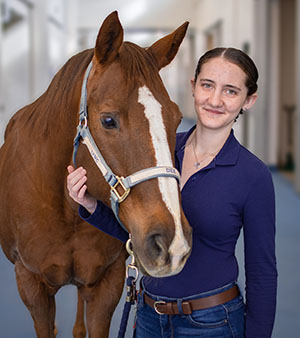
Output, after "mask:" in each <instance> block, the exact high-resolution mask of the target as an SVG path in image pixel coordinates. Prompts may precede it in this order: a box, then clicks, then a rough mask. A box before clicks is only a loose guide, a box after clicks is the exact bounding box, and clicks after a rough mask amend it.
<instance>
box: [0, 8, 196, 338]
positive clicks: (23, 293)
mask: <svg viewBox="0 0 300 338" xmlns="http://www.w3.org/2000/svg"><path fill="white" fill-rule="evenodd" d="M187 26H188V23H187V22H186V23H184V24H183V25H181V26H180V27H178V28H177V29H176V30H174V31H173V32H172V33H170V34H169V35H166V36H165V37H163V38H161V39H159V40H158V41H156V42H155V43H154V44H152V45H151V46H150V47H148V48H142V47H140V46H137V45H136V44H133V43H131V42H124V41H123V27H122V25H121V23H120V21H119V18H118V13H117V12H113V13H111V14H110V15H108V16H107V17H106V19H105V20H104V21H103V23H102V26H101V27H100V30H99V32H98V36H97V39H96V44H95V47H94V48H92V49H88V50H85V51H82V52H80V53H78V54H77V55H75V56H73V57H71V58H70V59H69V60H68V61H67V62H66V63H65V65H63V66H62V68H61V69H60V70H59V71H58V73H57V74H56V75H55V76H54V78H53V79H52V81H51V83H50V85H49V87H48V88H47V90H46V91H45V92H44V93H43V94H42V95H41V96H40V97H39V98H37V99H36V100H35V101H34V102H32V103H31V104H29V105H27V106H25V107H23V108H21V109H20V110H19V111H18V112H17V113H16V114H15V115H14V116H13V117H12V118H11V119H10V121H9V123H8V125H7V128H6V131H5V142H4V144H3V146H2V147H1V149H0V180H1V186H0V201H1V202H0V244H1V246H2V249H3V252H4V254H5V255H6V257H7V258H8V259H9V260H10V261H11V262H12V263H13V264H14V265H15V273H16V281H17V286H18V291H19V294H20V297H21V299H22V301H23V302H24V304H25V306H26V307H27V308H28V310H29V311H30V314H31V316H32V319H33V322H34V327H35V331H36V335H37V337H38V338H53V337H55V336H56V333H57V331H56V327H55V294H56V293H57V291H58V290H59V289H60V288H61V287H63V286H64V285H67V284H73V285H75V286H76V287H77V289H78V312H77V317H76V322H75V325H74V328H73V337H75V338H81V337H85V336H86V331H87V332H88V335H89V337H91V338H95V337H101V338H103V337H108V334H109V327H110V322H111V317H112V315H113V312H114V309H115V307H116V306H117V304H118V302H119V299H120V297H121V294H122V290H123V284H124V278H125V261H126V258H127V253H126V250H125V247H124V244H123V243H122V242H121V241H119V240H117V239H115V238H113V237H111V236H108V235H106V234H105V233H104V232H102V231H99V230H98V229H96V228H95V227H93V226H91V225H89V224H88V223H86V222H84V221H83V220H82V219H81V218H80V217H79V216H78V205H77V204H76V203H75V202H74V201H73V200H72V199H71V198H70V196H69V195H68V191H67V188H66V178H67V170H66V168H67V166H68V165H69V164H71V163H73V162H72V158H75V160H76V164H77V165H78V166H84V168H86V169H87V175H88V183H87V184H88V191H89V192H90V194H91V195H93V196H95V197H96V198H97V199H98V200H100V201H102V202H103V203H104V204H106V205H108V206H109V205H110V203H111V201H110V200H111V194H112V193H113V194H114V196H117V209H118V213H117V214H116V216H117V218H118V219H119V220H120V223H122V225H123V226H124V227H125V228H126V230H127V231H128V232H129V233H130V236H131V247H132V250H133V251H134V253H135V255H136V257H137V260H138V262H139V266H140V268H141V269H143V271H144V273H146V274H149V275H152V276H155V277H164V276H171V275H173V274H176V273H178V272H180V271H181V269H182V268H183V266H184V264H185V262H186V260H187V258H188V256H189V254H190V250H191V245H192V243H191V228H190V226H189V224H188V222H187V220H186V218H185V216H184V214H183V211H182V208H181V206H180V191H179V188H178V183H177V179H176V178H177V177H178V173H176V170H175V169H174V168H173V163H174V150H175V140H176V138H175V136H176V129H177V127H178V124H179V122H180V119H181V113H180V111H179V108H178V106H177V105H176V104H175V103H174V102H172V101H171V99H170V97H169V95H168V93H167V90H166V89H165V87H164V85H163V82H162V80H161V78H160V75H159V70H160V69H161V68H162V67H165V66H166V65H168V64H169V63H170V62H171V61H172V60H173V58H174V57H175V55H176V53H177V51H178V49H179V46H180V44H181V42H182V40H183V38H184V36H185V33H186V30H187ZM87 69H88V72H87ZM82 105H83V106H84V107H85V109H84V112H85V114H83V115H84V116H83V118H81V117H82V114H81V112H80V114H78V112H79V110H80V108H81V106H82ZM87 113H88V114H87ZM79 116H80V118H78V117H79ZM78 120H79V122H78ZM83 130H84V131H86V132H87V131H88V132H89V136H90V138H86V137H85V136H84V135H83V134H82V131H83ZM74 139H75V141H74ZM90 141H91V142H92V143H93V145H94V147H93V148H92V149H90V147H89V146H88V143H89V142H90ZM74 144H76V149H75V148H74ZM89 145H90V144H89ZM95 147H96V149H95ZM100 152H101V154H100V155H99V153H100ZM74 153H75V156H74ZM91 155H92V156H91ZM98 155H99V156H100V157H101V156H102V157H103V160H105V165H106V166H107V169H108V170H110V173H114V178H116V182H115V183H113V185H110V184H108V183H107V182H108V180H106V179H105V177H104V174H103V172H102V173H101V172H99V167H101V165H102V164H101V163H100V164H99V163H97V161H96V159H97V156H98ZM99 156H98V157H99ZM102 166H103V165H102ZM145 173H146V174H145ZM145 176H146V177H145ZM124 177H126V178H128V177H129V178H131V180H132V181H133V179H135V180H136V183H138V184H135V183H134V184H132V185H131V186H130V187H128V186H126V182H127V183H128V179H127V181H125V179H123V178H124ZM141 177H142V179H141ZM111 191H112V192H111ZM129 191H130V192H129ZM99 227H101V224H100V225H99ZM84 311H85V314H86V327H85V322H84V318H83V316H84Z"/></svg>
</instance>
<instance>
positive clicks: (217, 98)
mask: <svg viewBox="0 0 300 338" xmlns="http://www.w3.org/2000/svg"><path fill="white" fill-rule="evenodd" d="M221 94H222V93H221V92H219V91H218V90H214V91H213V92H212V93H211V95H210V97H209V103H210V105H211V106H212V107H220V106H221V105H222V95H221Z"/></svg>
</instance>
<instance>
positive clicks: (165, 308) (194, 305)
mask: <svg viewBox="0 0 300 338" xmlns="http://www.w3.org/2000/svg"><path fill="white" fill-rule="evenodd" d="M239 294H240V292H239V289H238V287H237V286H236V285H235V286H234V287H232V288H231V289H229V290H226V291H223V292H220V293H218V294H216V295H212V296H208V297H203V298H198V299H192V300H187V301H184V300H183V301H182V302H181V308H182V312H180V311H179V308H178V304H177V302H165V301H163V300H158V301H155V300H154V299H152V298H151V297H149V296H148V295H147V294H146V293H144V301H145V303H146V304H147V305H149V306H151V307H152V308H153V309H154V310H155V311H156V312H157V313H158V314H160V315H178V314H179V313H183V314H185V315H190V314H191V313H192V312H193V311H195V310H203V309H208V308H210V307H213V306H217V305H221V304H224V303H226V302H229V301H230V300H232V299H234V298H235V297H237V296H239Z"/></svg>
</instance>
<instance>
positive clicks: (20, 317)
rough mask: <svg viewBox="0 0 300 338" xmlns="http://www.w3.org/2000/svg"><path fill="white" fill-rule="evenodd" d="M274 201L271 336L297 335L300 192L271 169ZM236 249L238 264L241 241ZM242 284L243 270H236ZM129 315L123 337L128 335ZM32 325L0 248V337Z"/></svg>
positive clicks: (70, 306)
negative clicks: (274, 294)
mask: <svg viewBox="0 0 300 338" xmlns="http://www.w3.org/2000/svg"><path fill="white" fill-rule="evenodd" d="M273 180H274V184H275V189H276V203H277V259H278V271H279V288H278V305H277V315H276V322H275V327H274V333H273V335H272V338H283V337H284V338H297V337H300V336H299V332H300V320H299V318H300V317H299V315H300V312H299V304H300V292H299V285H300V269H299V259H300V245H299V244H300V226H299V225H300V223H299V220H300V195H297V194H296V192H295V191H294V189H293V187H292V185H291V183H290V181H289V180H288V179H287V178H286V177H285V176H283V175H282V174H280V173H279V172H273ZM237 252H238V256H239V260H240V261H241V264H240V266H241V267H242V266H243V263H242V243H241V242H239V243H238V247H237ZM240 275H241V280H240V283H241V284H243V282H244V281H243V270H242V268H241V271H240ZM56 302H57V327H58V329H59V334H58V336H57V338H70V337H71V332H72V325H73V323H74V320H75V313H76V290H75V287H73V286H66V287H64V288H62V289H61V290H60V291H59V292H58V294H57V296H56ZM123 304H124V297H123V298H122V300H121V301H120V304H119V306H118V307H117V309H116V311H115V314H114V317H113V320H112V325H111V332H110V337H111V338H115V337H117V332H118V325H119V323H120V318H121V313H122V308H123ZM133 315H134V311H131V317H130V321H129V326H128V330H127V334H126V338H129V337H132V322H133ZM33 337H35V333H34V329H33V324H32V320H31V317H30V315H29V312H28V311H27V309H26V308H25V306H24V305H23V303H22V301H21V300H20V298H19V295H18V291H17V286H16V282H15V277H14V267H13V265H12V264H10V263H9V262H8V260H7V259H6V258H5V256H4V255H3V253H2V251H1V250H0V338H33Z"/></svg>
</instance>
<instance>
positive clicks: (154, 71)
mask: <svg viewBox="0 0 300 338" xmlns="http://www.w3.org/2000/svg"><path fill="white" fill-rule="evenodd" d="M119 62H120V66H121V68H122V69H123V70H124V74H125V75H126V81H127V82H130V81H131V82H132V84H133V85H135V84H136V83H135V81H138V82H141V81H142V82H144V83H143V84H147V86H148V87H156V86H157V83H158V82H160V83H161V84H162V81H161V78H160V76H159V73H158V68H157V65H156V63H155V60H154V58H153V57H152V55H151V54H149V53H148V52H147V51H146V49H145V48H142V47H140V46H138V45H136V44H134V43H132V42H128V41H126V42H124V43H123V45H122V47H121V49H120V53H119Z"/></svg>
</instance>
